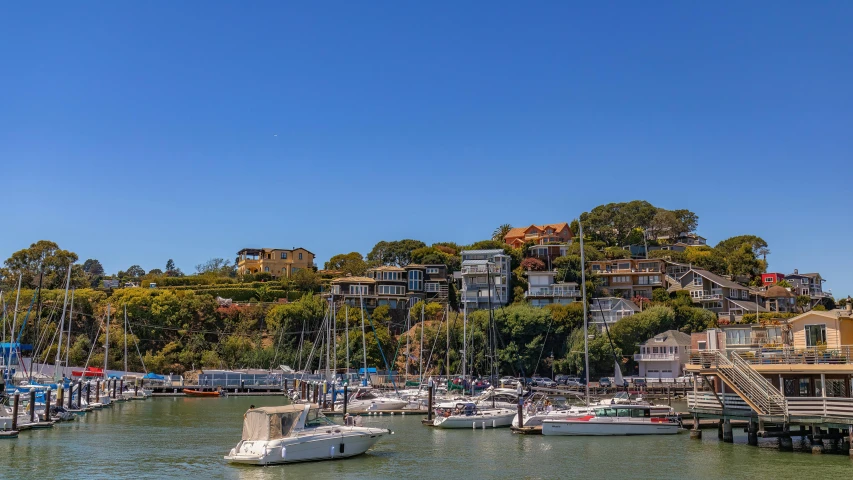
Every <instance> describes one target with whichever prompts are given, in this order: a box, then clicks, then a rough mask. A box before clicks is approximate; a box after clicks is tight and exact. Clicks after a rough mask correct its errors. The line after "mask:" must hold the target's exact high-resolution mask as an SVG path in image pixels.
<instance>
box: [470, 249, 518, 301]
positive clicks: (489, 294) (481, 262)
mask: <svg viewBox="0 0 853 480" xmlns="http://www.w3.org/2000/svg"><path fill="white" fill-rule="evenodd" d="M461 255H462V270H461V271H460V272H459V275H458V278H459V280H460V304H461V305H463V306H465V307H466V308H468V309H480V308H490V307H491V308H495V307H500V306H503V305H506V304H507V303H508V302H509V292H510V288H511V285H510V282H511V278H512V277H511V274H512V273H511V270H510V260H511V259H510V256H509V255H507V254H505V253H504V251H503V250H499V249H494V250H463V251H462V252H461Z"/></svg>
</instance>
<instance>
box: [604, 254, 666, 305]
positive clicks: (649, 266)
mask: <svg viewBox="0 0 853 480" xmlns="http://www.w3.org/2000/svg"><path fill="white" fill-rule="evenodd" d="M588 263H589V266H590V267H589V268H590V270H592V272H594V273H596V274H598V276H599V277H600V278H601V279H602V283H601V289H607V291H608V292H610V295H612V296H614V297H624V298H634V297H643V298H648V299H651V298H652V290H654V289H655V288H662V287H664V278H663V276H664V261H663V260H660V259H655V258H652V259H648V260H634V259H621V260H598V261H592V262H588Z"/></svg>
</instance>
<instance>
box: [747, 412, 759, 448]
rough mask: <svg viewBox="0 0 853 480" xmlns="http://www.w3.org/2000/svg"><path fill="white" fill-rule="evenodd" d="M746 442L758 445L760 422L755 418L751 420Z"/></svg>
mask: <svg viewBox="0 0 853 480" xmlns="http://www.w3.org/2000/svg"><path fill="white" fill-rule="evenodd" d="M746 443H747V444H749V445H752V446H753V447H756V446H758V423H756V422H755V421H754V420H752V419H750V420H749V427H748V430H747V434H746Z"/></svg>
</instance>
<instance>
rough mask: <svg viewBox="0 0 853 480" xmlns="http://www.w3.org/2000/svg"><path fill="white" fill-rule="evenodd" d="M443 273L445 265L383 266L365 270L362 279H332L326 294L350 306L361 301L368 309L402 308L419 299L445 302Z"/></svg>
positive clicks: (444, 275) (445, 289)
mask: <svg viewBox="0 0 853 480" xmlns="http://www.w3.org/2000/svg"><path fill="white" fill-rule="evenodd" d="M446 272H447V267H446V266H445V265H416V264H411V265H406V266H405V267H398V266H395V265H384V266H381V267H375V268H369V269H367V272H366V273H365V276H363V277H359V276H345V277H338V278H335V279H333V280H332V281H331V282H330V284H331V291H330V292H329V293H330V294H331V295H334V296H335V297H337V299H339V300H342V301H343V302H344V303H346V304H347V305H350V306H354V307H357V306H359V305H361V304H362V302H364V306H365V308H367V309H368V310H372V309H374V308H376V307H379V306H382V305H387V306H388V307H389V308H391V309H405V308H407V307H410V306H412V305H414V304H415V303H417V302H418V301H419V300H428V301H439V302H446V301H447V292H448V285H447V274H446Z"/></svg>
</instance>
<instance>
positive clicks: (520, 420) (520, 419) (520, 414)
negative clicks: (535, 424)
mask: <svg viewBox="0 0 853 480" xmlns="http://www.w3.org/2000/svg"><path fill="white" fill-rule="evenodd" d="M523 401H524V400H522V399H521V398H519V399H518V428H524V405H523V404H522V403H521V402H523Z"/></svg>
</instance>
